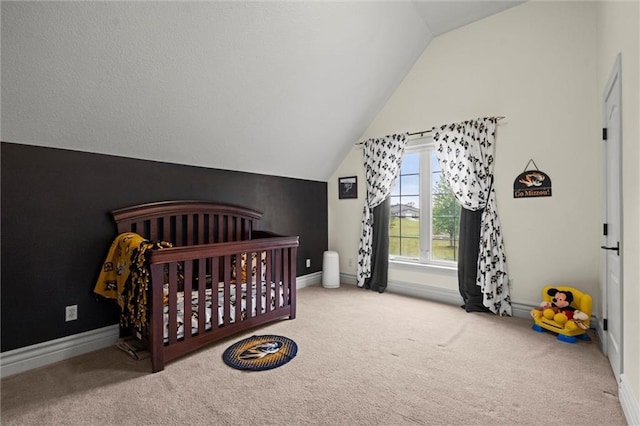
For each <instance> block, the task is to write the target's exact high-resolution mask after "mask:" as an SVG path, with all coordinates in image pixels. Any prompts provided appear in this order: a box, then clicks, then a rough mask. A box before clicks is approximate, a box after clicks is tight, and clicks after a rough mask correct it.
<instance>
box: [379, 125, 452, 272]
mask: <svg viewBox="0 0 640 426" xmlns="http://www.w3.org/2000/svg"><path fill="white" fill-rule="evenodd" d="M434 150H435V145H434V143H433V140H432V139H431V137H423V138H418V139H414V140H412V141H410V142H409V143H408V144H407V147H406V148H405V150H404V154H403V155H405V154H411V153H414V152H419V153H420V210H421V213H420V216H421V220H420V248H421V249H420V257H419V258H418V259H415V258H409V257H404V256H393V255H389V264H390V265H393V266H394V267H395V268H396V269H407V270H418V271H424V270H425V269H428V270H438V271H443V272H450V271H457V269H458V266H457V261H454V260H451V261H448V260H433V259H431V250H432V244H433V226H432V225H433V224H432V211H431V206H432V199H433V194H432V187H433V182H432V181H431V175H432V170H431V156H432V154H433V151H434ZM425 165H426V166H425ZM425 167H426V170H425ZM425 175H426V176H428V180H427V181H426V183H425V180H424V179H425ZM398 178H400V176H398ZM425 184H426V186H427V187H428V188H429V189H428V190H426V191H423V187H424V186H425ZM425 192H426V194H425ZM422 212H426V216H427V217H426V220H422V217H423V213H422ZM427 236H428V238H427ZM422 247H428V249H427V250H423V249H422Z"/></svg>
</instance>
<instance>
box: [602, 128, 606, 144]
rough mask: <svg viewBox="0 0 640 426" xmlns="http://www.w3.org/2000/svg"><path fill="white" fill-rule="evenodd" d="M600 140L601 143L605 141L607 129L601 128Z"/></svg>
mask: <svg viewBox="0 0 640 426" xmlns="http://www.w3.org/2000/svg"><path fill="white" fill-rule="evenodd" d="M602 140H603V141H606V140H607V128H606V127H603V128H602Z"/></svg>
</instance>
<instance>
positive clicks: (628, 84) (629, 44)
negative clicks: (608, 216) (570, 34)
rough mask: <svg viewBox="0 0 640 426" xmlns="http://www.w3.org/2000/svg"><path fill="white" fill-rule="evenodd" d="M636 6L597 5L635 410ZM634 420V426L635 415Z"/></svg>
mask: <svg viewBox="0 0 640 426" xmlns="http://www.w3.org/2000/svg"><path fill="white" fill-rule="evenodd" d="M639 22H640V6H639V4H638V2H619V1H615V2H610V1H607V2H599V3H598V95H599V99H602V95H603V93H604V88H605V85H606V83H607V81H608V78H609V75H610V74H611V70H612V67H613V64H614V61H615V58H616V55H617V54H618V53H620V54H621V64H622V69H621V76H622V151H623V164H622V172H623V177H622V180H623V183H622V192H623V194H622V197H623V212H622V215H623V232H624V241H623V250H622V256H623V262H624V266H623V268H624V272H623V277H622V279H623V290H622V292H623V324H624V326H623V327H624V329H623V333H624V347H623V364H624V366H623V377H624V379H623V382H624V383H623V385H624V384H626V385H627V386H628V387H629V389H630V390H631V393H633V395H634V396H635V402H636V406H640V339H639V338H638V336H639V335H640V332H639V331H638V330H640V315H639V313H638V306H640V291H639V290H638V283H639V282H640V262H639V261H638V260H639V259H640V247H639V246H640V220H639V218H640V191H639V190H638V188H640V174H639V172H638V165H639V164H640V147H639V146H638V145H639V142H638V141H639V139H640V132H639V125H638V120H639V117H640V107H639V105H638V103H639V101H638V99H639V98H640V96H639V95H640V84H639V75H640V67H639V65H638V61H640V55H639V51H640V45H639V41H638V40H639V39H640V33H639V29H638V26H639ZM636 416H638V417H636V418H635V420H636V421H638V422H640V413H638V412H637V411H636Z"/></svg>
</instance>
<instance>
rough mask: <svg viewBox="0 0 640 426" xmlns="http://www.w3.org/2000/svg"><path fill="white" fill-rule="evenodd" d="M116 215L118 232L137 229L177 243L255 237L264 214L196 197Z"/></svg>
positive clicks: (149, 236) (147, 205)
mask: <svg viewBox="0 0 640 426" xmlns="http://www.w3.org/2000/svg"><path fill="white" fill-rule="evenodd" d="M112 215H113V217H114V220H115V222H116V224H117V226H118V233H122V232H136V233H138V234H140V235H143V236H144V237H145V238H148V239H150V240H154V241H155V240H164V241H170V242H171V243H172V244H173V245H174V246H177V247H180V246H187V245H194V244H198V245H199V244H212V243H220V242H228V241H241V240H248V239H251V238H252V232H253V227H254V221H256V220H259V219H260V218H261V217H262V213H260V212H259V211H257V210H251V209H247V208H244V207H239V206H233V205H226V204H216V203H210V202H206V201H192V200H187V201H162V202H157V203H148V204H141V205H138V206H133V207H126V208H122V209H118V210H114V211H113V212H112Z"/></svg>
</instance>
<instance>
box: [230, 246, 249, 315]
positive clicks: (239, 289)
mask: <svg viewBox="0 0 640 426" xmlns="http://www.w3.org/2000/svg"><path fill="white" fill-rule="evenodd" d="M235 256H236V286H235V300H236V306H235V319H234V321H235V322H239V321H241V320H242V260H241V259H242V255H241V254H240V253H238V254H236V255H235ZM250 276H251V272H250V271H247V280H248V279H249V277H250Z"/></svg>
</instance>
